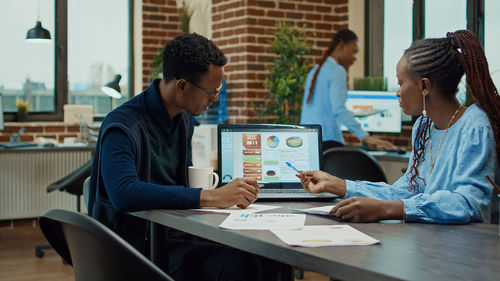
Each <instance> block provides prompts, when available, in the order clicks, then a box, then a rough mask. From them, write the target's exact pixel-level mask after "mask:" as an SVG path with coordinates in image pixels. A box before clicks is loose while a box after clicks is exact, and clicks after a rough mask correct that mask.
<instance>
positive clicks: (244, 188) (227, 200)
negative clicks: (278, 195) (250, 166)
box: [200, 178, 260, 209]
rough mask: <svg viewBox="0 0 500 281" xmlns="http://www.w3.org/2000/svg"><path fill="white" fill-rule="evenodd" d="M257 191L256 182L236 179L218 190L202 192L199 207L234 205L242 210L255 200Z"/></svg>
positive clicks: (247, 179) (257, 185)
mask: <svg viewBox="0 0 500 281" xmlns="http://www.w3.org/2000/svg"><path fill="white" fill-rule="evenodd" d="M259 190H260V189H259V184H258V183H257V180H255V179H253V178H236V179H234V180H232V181H231V182H230V183H228V184H226V185H224V186H222V187H220V188H217V189H214V190H202V191H201V195H200V207H217V208H229V207H231V206H234V205H236V206H238V207H239V208H242V209H244V208H246V207H248V206H249V205H250V204H252V203H253V202H254V201H255V200H256V199H257V195H258V194H259Z"/></svg>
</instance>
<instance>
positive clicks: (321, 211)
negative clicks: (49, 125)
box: [295, 205, 335, 215]
mask: <svg viewBox="0 0 500 281" xmlns="http://www.w3.org/2000/svg"><path fill="white" fill-rule="evenodd" d="M333 207H335V205H328V206H321V207H314V208H307V209H295V211H299V212H303V213H308V214H314V215H328V213H330V211H331V210H332V209H333Z"/></svg>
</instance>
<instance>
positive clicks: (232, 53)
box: [212, 0, 348, 123]
mask: <svg viewBox="0 0 500 281" xmlns="http://www.w3.org/2000/svg"><path fill="white" fill-rule="evenodd" d="M347 7H348V1H347V0H310V1H300V0H295V1H292V0H280V1H272V0H267V1H258V0H246V1H239V0H213V1H212V24H213V25H212V28H213V40H214V42H215V43H216V45H217V46H219V48H221V49H222V51H223V52H224V53H225V54H226V56H227V58H228V64H227V66H226V67H225V76H226V81H227V86H228V117H229V122H231V123H254V122H260V121H262V120H259V119H258V117H257V115H256V113H255V112H254V111H253V103H265V102H266V101H267V97H268V91H267V89H265V87H264V80H265V75H266V70H265V67H266V65H268V64H269V63H268V61H269V60H270V59H271V58H273V54H272V53H271V52H270V43H269V41H270V40H273V38H274V37H273V34H274V32H276V28H275V26H276V23H277V22H278V21H286V22H289V23H291V24H295V25H297V26H299V27H304V28H305V30H306V36H307V41H308V43H309V44H310V45H311V46H312V47H313V48H312V53H311V56H310V59H311V61H314V63H316V62H317V60H319V59H320V57H321V55H322V52H323V49H324V48H325V47H326V46H327V45H328V44H329V42H330V39H331V37H332V36H333V34H334V33H335V32H336V31H337V30H340V29H343V28H347V19H348V10H347Z"/></svg>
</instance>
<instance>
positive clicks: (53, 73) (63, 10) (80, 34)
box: [0, 0, 133, 121]
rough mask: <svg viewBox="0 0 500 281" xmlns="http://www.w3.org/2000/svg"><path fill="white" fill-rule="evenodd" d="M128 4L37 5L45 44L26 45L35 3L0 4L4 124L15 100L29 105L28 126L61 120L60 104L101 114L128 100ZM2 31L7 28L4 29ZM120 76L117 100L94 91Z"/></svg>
mask: <svg viewBox="0 0 500 281" xmlns="http://www.w3.org/2000/svg"><path fill="white" fill-rule="evenodd" d="M132 2H133V0H129V1H120V0H109V1H97V0H86V1H78V0H39V14H40V20H41V22H42V25H43V27H44V28H46V29H48V30H49V31H50V33H51V37H52V40H51V41H50V43H39V44H34V43H26V42H25V40H24V38H25V36H26V32H27V31H28V29H30V28H32V27H34V25H35V21H36V19H37V2H36V1H16V0H3V1H0V26H3V27H4V28H1V29H0V36H2V37H1V38H3V39H4V41H3V42H9V43H8V44H5V43H3V44H0V61H1V62H2V63H1V64H0V73H1V75H0V93H2V95H3V107H4V111H5V112H6V116H5V120H6V121H12V120H14V115H15V114H14V113H15V111H16V109H15V99H16V97H19V98H25V99H29V101H30V103H31V104H32V105H33V110H32V113H33V114H30V115H29V116H28V121H42V120H43V121H50V120H53V121H55V120H62V117H63V112H62V111H63V104H66V103H68V102H69V103H72V104H91V105H93V106H94V112H95V113H107V112H109V111H110V110H111V109H112V108H114V107H116V106H118V105H120V104H121V103H123V102H124V101H126V100H127V99H128V98H129V89H130V88H132V85H131V83H130V82H131V81H133V79H132V77H130V75H129V71H131V70H132V66H131V63H132V61H130V60H129V57H130V56H129V53H130V52H131V48H130V46H131V38H132V32H131V30H132V28H131V26H132V25H131V24H130V21H131V19H132V17H131V16H130V14H131V11H132V10H131V9H132V8H131V7H133V3H132ZM5 26H8V27H9V28H5ZM115 74H120V75H121V76H122V79H121V82H120V87H121V94H122V98H121V99H119V100H112V99H111V98H110V97H108V96H106V95H105V94H103V93H102V92H101V91H100V87H101V86H102V85H104V84H105V83H107V82H109V81H111V80H112V79H113V77H114V75H115Z"/></svg>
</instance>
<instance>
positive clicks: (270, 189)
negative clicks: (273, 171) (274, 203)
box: [260, 188, 307, 193]
mask: <svg viewBox="0 0 500 281" xmlns="http://www.w3.org/2000/svg"><path fill="white" fill-rule="evenodd" d="M260 192H262V193H307V191H306V190H305V189H298V188H297V189H281V188H276V189H273V188H262V189H261V190H260Z"/></svg>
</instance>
